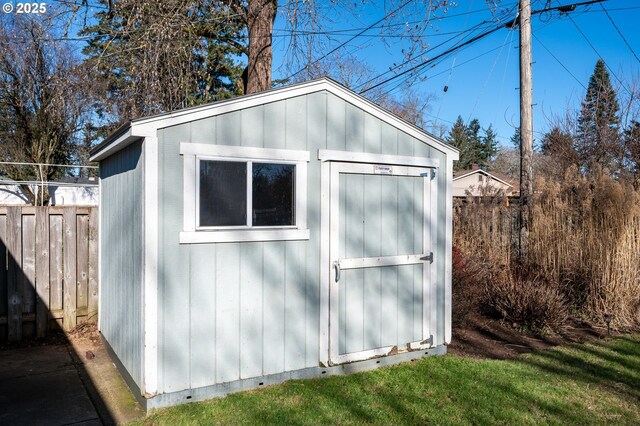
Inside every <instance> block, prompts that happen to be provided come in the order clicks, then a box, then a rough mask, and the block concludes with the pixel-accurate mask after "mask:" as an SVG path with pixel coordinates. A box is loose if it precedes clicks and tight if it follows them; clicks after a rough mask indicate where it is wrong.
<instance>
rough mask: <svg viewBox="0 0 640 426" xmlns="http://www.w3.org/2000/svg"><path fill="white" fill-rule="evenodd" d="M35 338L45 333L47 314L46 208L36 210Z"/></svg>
mask: <svg viewBox="0 0 640 426" xmlns="http://www.w3.org/2000/svg"><path fill="white" fill-rule="evenodd" d="M36 236H37V239H36V292H37V294H38V298H37V301H36V336H38V337H44V336H45V335H46V333H47V323H48V321H49V312H48V311H47V308H48V306H49V304H50V301H49V300H50V299H49V267H50V265H49V211H48V208H47V207H38V208H36Z"/></svg>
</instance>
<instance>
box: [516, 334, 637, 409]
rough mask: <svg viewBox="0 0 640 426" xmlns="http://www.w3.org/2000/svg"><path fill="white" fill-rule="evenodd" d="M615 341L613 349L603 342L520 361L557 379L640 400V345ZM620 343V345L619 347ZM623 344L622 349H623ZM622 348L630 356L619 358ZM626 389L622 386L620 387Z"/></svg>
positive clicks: (546, 352) (626, 340)
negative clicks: (555, 376) (588, 385)
mask: <svg viewBox="0 0 640 426" xmlns="http://www.w3.org/2000/svg"><path fill="white" fill-rule="evenodd" d="M616 340H617V339H615V338H614V339H612V342H613V343H614V345H613V346H608V345H607V346H605V345H604V344H603V343H601V342H596V343H590V344H585V345H572V346H571V347H570V348H566V349H565V350H562V351H560V350H550V351H542V352H539V353H536V354H533V355H532V356H528V357H523V358H521V359H519V360H518V362H521V363H525V364H529V365H531V366H534V367H535V368H537V369H539V370H542V371H546V372H549V373H552V374H554V375H557V376H563V377H567V378H570V379H571V380H573V381H578V382H582V383H585V384H587V383H588V384H596V385H598V386H600V387H601V388H605V389H607V390H609V391H612V392H614V393H617V394H621V395H625V396H627V397H629V398H632V399H634V400H636V401H640V361H639V359H640V358H636V357H638V356H639V355H640V342H638V341H634V340H631V339H624V340H622V339H619V338H618V342H615V341H616ZM616 343H617V344H616ZM622 345H624V346H623V347H622V348H620V346H622ZM620 349H622V350H623V351H625V352H626V353H627V354H628V355H627V356H626V357H625V356H621V355H616V352H618V353H619V351H620ZM621 384H622V385H624V386H620V385H621Z"/></svg>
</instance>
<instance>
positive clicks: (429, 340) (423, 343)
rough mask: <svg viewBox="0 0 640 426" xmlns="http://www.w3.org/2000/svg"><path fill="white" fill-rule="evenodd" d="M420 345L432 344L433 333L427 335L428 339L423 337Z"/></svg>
mask: <svg viewBox="0 0 640 426" xmlns="http://www.w3.org/2000/svg"><path fill="white" fill-rule="evenodd" d="M420 344H421V345H426V344H429V346H433V334H430V335H429V338H428V339H424V340H423V341H422V342H420Z"/></svg>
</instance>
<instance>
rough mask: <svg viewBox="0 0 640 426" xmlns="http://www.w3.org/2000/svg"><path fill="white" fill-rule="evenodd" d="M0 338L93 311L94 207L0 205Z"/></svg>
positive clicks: (40, 331) (36, 331)
mask: <svg viewBox="0 0 640 426" xmlns="http://www.w3.org/2000/svg"><path fill="white" fill-rule="evenodd" d="M0 265H2V266H0V341H1V340H10V341H13V340H20V339H23V338H30V337H43V336H45V335H46V334H47V331H49V330H51V329H53V328H56V327H57V328H61V329H63V330H65V331H69V330H71V329H73V328H74V327H75V326H76V325H77V324H79V323H82V322H85V321H95V320H97V313H98V208H97V207H76V206H64V207H32V206H15V207H13V206H11V207H8V206H7V207H3V206H0Z"/></svg>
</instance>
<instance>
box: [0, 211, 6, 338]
mask: <svg viewBox="0 0 640 426" xmlns="http://www.w3.org/2000/svg"><path fill="white" fill-rule="evenodd" d="M6 232H7V215H6V213H5V214H4V215H0V317H4V318H6V317H7V305H8V298H7V291H8V289H7V278H8V277H7V246H6V245H5V241H7V238H6V236H7V233H6ZM6 335H7V326H6V325H5V324H2V325H0V339H1V338H2V336H6Z"/></svg>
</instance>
